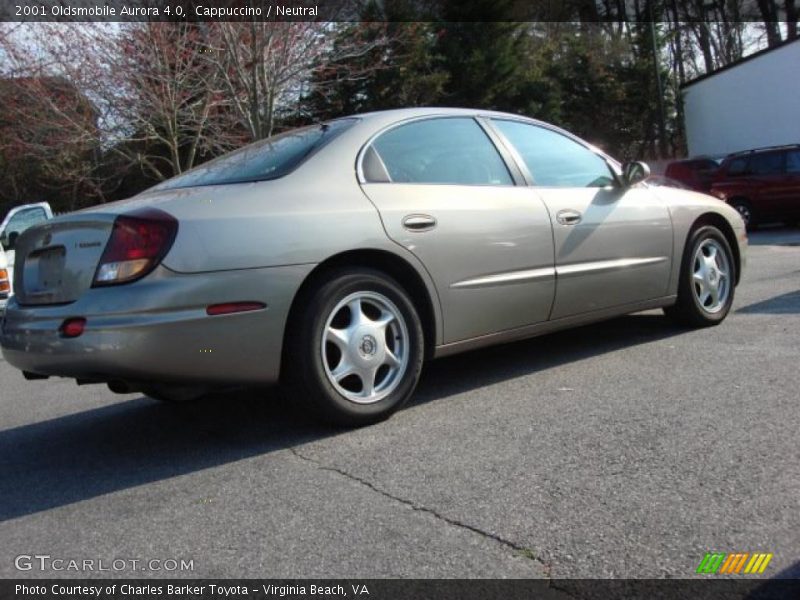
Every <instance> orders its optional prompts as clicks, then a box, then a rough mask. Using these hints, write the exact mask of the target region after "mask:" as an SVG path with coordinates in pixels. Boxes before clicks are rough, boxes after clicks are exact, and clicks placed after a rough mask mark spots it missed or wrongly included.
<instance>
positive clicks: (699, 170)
mask: <svg viewBox="0 0 800 600" xmlns="http://www.w3.org/2000/svg"><path fill="white" fill-rule="evenodd" d="M718 168H719V163H718V162H717V161H715V160H714V159H713V158H710V157H705V156H699V157H697V158H690V159H688V160H676V161H673V162H671V163H669V164H668V165H667V170H666V171H664V175H665V176H666V177H669V178H670V179H676V180H678V181H680V182H681V183H682V184H684V185H686V186H688V187H689V188H690V189H693V190H697V191H698V192H706V193H707V192H708V190H709V189H711V182H712V181H713V177H714V173H716V171H717V169H718Z"/></svg>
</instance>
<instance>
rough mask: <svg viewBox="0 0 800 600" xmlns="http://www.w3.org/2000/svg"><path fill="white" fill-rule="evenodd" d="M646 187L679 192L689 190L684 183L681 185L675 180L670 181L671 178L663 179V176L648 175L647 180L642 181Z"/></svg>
mask: <svg viewBox="0 0 800 600" xmlns="http://www.w3.org/2000/svg"><path fill="white" fill-rule="evenodd" d="M644 182H645V183H646V184H647V185H651V186H654V187H671V188H676V189H679V190H691V189H692V188H690V187H689V186H688V185H686V184H685V183H681V182H680V181H678V180H677V179H672V178H671V177H664V176H663V175H650V177H648V178H647V179H645V180H644Z"/></svg>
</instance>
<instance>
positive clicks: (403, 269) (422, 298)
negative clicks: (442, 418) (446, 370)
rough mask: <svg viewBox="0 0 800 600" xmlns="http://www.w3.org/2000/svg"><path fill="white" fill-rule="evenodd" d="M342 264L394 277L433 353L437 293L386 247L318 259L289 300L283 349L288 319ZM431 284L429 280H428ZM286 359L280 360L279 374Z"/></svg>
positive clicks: (293, 318)
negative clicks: (408, 298) (409, 298)
mask: <svg viewBox="0 0 800 600" xmlns="http://www.w3.org/2000/svg"><path fill="white" fill-rule="evenodd" d="M342 267H367V268H372V269H375V270H377V271H381V272H383V273H385V274H386V275H388V276H390V277H391V278H392V279H394V280H395V281H396V282H397V283H398V284H400V285H401V286H402V287H403V289H404V290H405V291H406V292H407V293H408V294H409V296H410V297H411V301H412V303H413V304H414V307H415V308H416V309H417V311H418V313H419V317H420V320H421V321H422V331H423V334H424V336H425V357H426V358H431V357H433V353H434V348H435V346H436V343H437V339H438V337H439V336H438V332H439V326H440V324H441V316H440V312H439V311H438V310H437V306H438V304H435V303H438V297H437V296H436V292H435V290H434V289H431V287H430V286H429V285H428V284H427V283H426V281H425V279H424V278H423V276H422V275H421V274H420V272H419V271H418V270H417V268H415V267H414V266H413V265H412V264H411V263H410V262H409V261H408V260H406V259H405V258H403V257H401V256H398V255H397V254H394V253H392V252H389V251H387V250H379V249H359V250H347V251H345V252H340V253H338V254H335V255H333V256H331V257H329V258H327V259H326V260H324V261H322V262H321V263H319V264H318V265H317V266H316V267H314V269H313V270H312V271H311V272H310V273H309V274H308V275H306V277H305V279H304V280H303V282H302V283H301V284H300V287H299V288H298V290H297V293H296V294H295V296H294V299H293V300H292V304H291V306H290V308H289V313H288V316H287V321H286V323H287V325H286V327H285V332H284V343H283V353H284V358H285V352H286V332H288V331H289V328H290V326H291V323H295V322H296V319H297V318H298V315H299V314H300V312H301V310H302V308H303V306H304V305H305V303H306V302H308V300H309V297H310V295H311V293H312V291H313V290H314V289H315V286H316V285H317V283H318V282H319V281H321V280H322V278H323V277H324V276H325V275H326V274H327V273H329V272H331V271H333V270H335V269H338V268H342ZM431 285H432V284H431ZM285 363H286V361H285V360H281V365H282V366H281V374H282V375H283V370H284V367H283V365H285Z"/></svg>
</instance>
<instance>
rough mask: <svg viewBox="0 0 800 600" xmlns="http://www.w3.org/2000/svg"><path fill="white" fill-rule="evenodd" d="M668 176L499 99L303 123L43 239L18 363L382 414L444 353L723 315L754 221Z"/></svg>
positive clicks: (153, 389) (358, 417)
mask: <svg viewBox="0 0 800 600" xmlns="http://www.w3.org/2000/svg"><path fill="white" fill-rule="evenodd" d="M648 173H649V170H648V168H647V166H646V165H644V164H643V163H630V164H627V165H624V166H622V165H620V164H619V163H617V162H616V161H614V160H613V159H611V158H610V157H608V156H606V155H605V154H603V153H602V152H601V151H599V150H598V149H597V148H594V147H592V146H591V145H589V144H587V143H585V142H583V141H581V140H580V139H578V138H576V137H575V136H573V135H571V134H569V133H567V132H565V131H563V130H561V129H558V128H556V127H553V126H551V125H548V124H546V123H542V122H539V121H535V120H531V119H527V118H523V117H519V116H514V115H509V114H504V113H497V112H487V111H479V110H466V109H408V110H396V111H386V112H377V113H372V114H365V115H358V116H355V117H350V118H343V119H337V120H334V121H330V122H327V123H324V124H321V125H314V126H311V127H306V128H303V129H297V130H293V131H290V132H288V133H284V134H281V135H278V136H276V137H273V138H270V139H268V140H265V141H262V142H258V143H256V144H253V145H251V146H248V147H245V148H243V149H241V150H238V151H236V152H233V153H231V154H228V155H225V156H223V157H221V158H218V159H216V160H214V161H211V162H208V163H206V164H204V165H202V166H200V167H198V168H196V169H194V170H192V171H189V172H187V173H185V174H183V175H180V176H178V177H175V178H173V179H171V180H168V181H166V182H164V183H162V184H160V185H158V186H156V187H154V188H152V189H150V190H148V191H146V192H144V193H142V194H140V195H138V196H136V197H134V198H132V199H129V200H126V201H121V202H116V203H113V204H105V205H102V206H97V207H93V208H91V209H87V210H84V211H81V212H77V213H72V214H69V215H65V216H61V217H58V218H56V219H53V220H52V221H49V222H47V223H46V224H43V225H40V226H37V227H34V228H32V229H30V230H28V231H26V232H25V233H24V234H22V236H20V238H19V239H18V240H17V242H16V252H17V262H16V268H15V280H14V281H15V283H14V293H15V295H14V296H13V297H12V298H11V300H10V301H9V305H8V309H7V312H6V316H5V320H4V322H3V326H2V335H1V336H0V342H2V347H3V354H4V355H5V357H6V360H7V361H8V362H9V363H11V364H12V365H14V366H16V367H17V368H19V369H21V370H23V371H24V373H25V375H26V377H28V378H29V379H36V378H43V377H48V376H63V377H71V378H74V379H77V380H78V381H79V382H81V383H86V382H88V383H95V382H96V383H105V384H108V386H109V387H110V388H111V389H112V390H113V391H117V392H131V391H142V392H144V393H146V394H148V395H151V396H153V397H156V398H159V399H163V400H179V399H185V398H191V397H194V396H197V395H199V394H201V393H203V392H205V391H207V390H210V389H214V388H219V387H226V386H242V385H246V386H261V385H265V384H271V383H274V382H277V381H279V380H280V381H282V382H283V383H284V384H285V385H287V386H290V387H291V388H293V390H294V391H295V397H296V398H297V400H298V401H302V402H307V403H309V404H310V405H311V407H312V408H313V410H314V411H315V413H316V414H318V415H320V416H322V417H325V418H327V419H329V420H333V421H337V422H339V423H347V424H363V423H369V422H373V421H376V420H379V419H381V418H385V417H386V416H388V415H389V414H391V413H392V412H393V411H395V410H397V409H398V408H399V407H400V406H402V405H403V403H404V402H406V401H407V400H408V398H409V397H410V396H411V394H412V392H413V390H414V387H415V385H416V383H417V380H418V378H419V375H420V371H421V369H422V364H423V361H424V360H425V359H428V358H434V357H439V356H445V355H448V354H453V353H456V352H461V351H464V350H470V349H473V348H478V347H481V346H486V345H489V344H496V343H502V342H509V341H512V340H517V339H521V338H526V337H530V336H536V335H540V334H544V333H547V332H551V331H555V330H558V329H563V328H567V327H572V326H576V325H581V324H584V323H589V322H593V321H598V320H601V319H608V318H610V317H614V316H617V315H622V314H626V313H630V312H635V311H641V310H645V309H653V308H659V307H663V308H664V310H665V312H666V313H667V315H669V316H671V317H673V318H675V319H678V320H680V321H682V322H683V323H686V324H689V325H692V326H698V327H702V326H708V325H716V324H718V323H720V322H721V321H722V320H723V319H724V318H725V316H726V315H727V313H728V311H729V310H730V307H731V303H732V301H733V295H734V289H735V286H736V285H737V283H738V282H739V279H740V276H741V273H742V269H743V267H744V262H745V249H746V244H747V240H746V237H745V228H744V224H743V222H742V220H741V218H740V217H739V215H738V214H737V213H736V211H734V210H733V209H731V208H730V207H728V206H727V205H726V204H724V203H723V202H720V201H718V200H715V199H713V198H711V197H709V196H706V195H702V194H698V193H695V192H690V191H686V190H678V189H670V188H667V187H655V188H654V187H650V186H648V185H647V184H646V183H643V180H644V179H645V178H646V177H647V175H648ZM587 343H591V340H587Z"/></svg>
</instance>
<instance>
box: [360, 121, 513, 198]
mask: <svg viewBox="0 0 800 600" xmlns="http://www.w3.org/2000/svg"><path fill="white" fill-rule="evenodd" d="M372 148H374V150H375V151H376V152H377V154H378V155H379V157H380V159H381V160H382V162H383V165H384V166H385V168H386V171H387V172H388V175H389V178H390V180H391V181H392V182H394V183H440V184H455V185H513V183H514V181H513V180H512V179H511V175H510V174H509V172H508V169H507V168H506V165H505V163H504V162H503V159H502V158H501V157H500V154H499V153H498V151H497V149H496V148H495V147H494V144H492V142H491V140H490V139H489V137H488V136H487V135H486V133H485V132H484V131H483V129H481V127H480V125H478V123H477V122H475V120H474V119H472V118H469V117H464V118H461V117H452V118H438V119H427V120H425V121H415V122H413V123H408V124H407V125H401V126H399V127H395V128H394V129H390V130H389V131H387V132H386V133H384V134H382V135H381V136H380V137H378V138H377V139H376V140H375V141H374V142H373V143H372ZM365 175H366V176H367V178H369V177H370V175H369V173H368V172H365ZM372 180H373V181H378V179H372Z"/></svg>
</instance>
